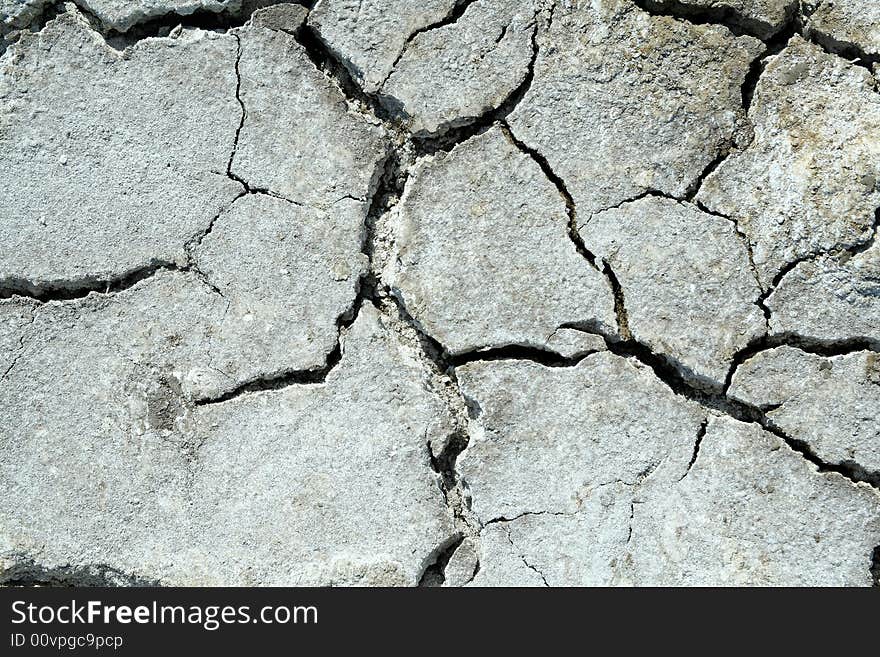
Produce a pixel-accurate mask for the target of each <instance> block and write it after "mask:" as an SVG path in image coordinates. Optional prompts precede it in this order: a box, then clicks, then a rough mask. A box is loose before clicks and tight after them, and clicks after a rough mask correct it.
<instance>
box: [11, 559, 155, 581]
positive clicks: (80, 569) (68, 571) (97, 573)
mask: <svg viewBox="0 0 880 657" xmlns="http://www.w3.org/2000/svg"><path fill="white" fill-rule="evenodd" d="M11 561H13V565H11V566H10V567H8V568H6V569H5V570H4V571H3V574H2V575H0V584H2V585H3V586H53V587H66V586H69V587H96V586H99V587H108V586H113V587H115V586H140V587H146V586H150V587H154V586H160V582H159V580H147V579H144V578H141V577H137V576H135V575H130V574H128V573H124V572H122V571H121V570H118V569H116V568H113V567H112V566H108V565H106V564H88V565H83V566H72V565H66V566H55V567H46V566H43V565H40V564H38V563H35V562H34V561H33V560H30V559H26V560H21V561H16V560H14V559H12V560H11Z"/></svg>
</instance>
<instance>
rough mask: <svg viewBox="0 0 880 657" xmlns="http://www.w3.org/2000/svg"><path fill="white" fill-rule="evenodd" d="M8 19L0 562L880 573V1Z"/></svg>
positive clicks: (565, 1)
mask: <svg viewBox="0 0 880 657" xmlns="http://www.w3.org/2000/svg"><path fill="white" fill-rule="evenodd" d="M270 5H271V6H270ZM0 18H2V27H0V30H2V31H0V38H2V49H3V54H2V57H0V142H2V143H0V163H2V165H0V171H2V174H3V178H4V184H3V191H2V194H0V376H2V381H0V490H2V494H0V581H2V582H4V583H6V584H40V583H43V584H46V583H48V584H75V585H77V584H78V585H84V584H163V585H221V584H225V585H307V584H308V585H331V584H335V585H352V584H368V585H417V584H422V585H438V584H442V585H446V586H465V585H467V586H481V585H539V586H541V585H549V586H561V585H612V584H625V585H845V586H870V585H872V583H873V584H874V585H877V583H878V577H880V356H878V353H880V244H878V243H877V241H876V235H877V231H878V217H880V212H878V208H880V93H878V72H880V71H878V69H880V66H878V65H880V3H875V2H864V1H862V0H834V1H833V2H832V1H823V0H814V1H811V2H798V1H793V0H675V1H669V2H663V1H660V0H656V1H649V0H592V1H587V0H580V1H578V0H557V1H555V2H554V1H551V0H534V1H532V0H524V1H523V0H520V1H514V0H424V1H422V2H411V1H410V0H384V1H382V2H380V1H378V0H359V1H355V0H319V1H318V2H313V3H310V4H309V6H305V5H300V4H293V3H283V4H280V5H272V3H271V2H265V1H260V0H256V1H255V0H137V1H128V0H125V1H123V0H76V1H75V2H72V3H70V2H68V3H63V2H53V1H51V0H0Z"/></svg>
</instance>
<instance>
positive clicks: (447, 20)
mask: <svg viewBox="0 0 880 657" xmlns="http://www.w3.org/2000/svg"><path fill="white" fill-rule="evenodd" d="M474 2H476V0H456V3H455V5H453V7H452V9H451V10H450V11H449V13H448V14H447V15H446V16H444V17H443V18H441V19H440V20H439V21H435V22H434V23H431V24H430V25H425V26H424V27H420V28H419V29H417V30H416V31H415V32H413V33H412V34H410V35H409V36H408V37H407V38H406V42H405V43H404V44H403V46H402V47H401V49H400V52H399V53H397V57H396V58H395V59H394V63H393V64H392V65H391V68H390V69H389V70H388V75H386V76H385V79H384V80H382V84H380V85H379V89H381V88H382V87H384V86H385V83H386V82H388V78H390V77H391V75H392V74H393V73H394V71H395V69H396V68H397V65H398V64H399V63H400V60H401V59H403V56H404V55H405V54H406V51H407V48H409V46H410V44H411V43H412V42H413V41H415V39H416V38H417V37H418V36H419V35H420V34H424V33H425V32H432V31H434V30H439V29H441V28H444V27H446V26H448V25H453V24H455V23H457V22H458V19H459V18H461V17H462V16H463V15H464V12H465V11H467V8H468V7H470V6H471V5H472V4H474Z"/></svg>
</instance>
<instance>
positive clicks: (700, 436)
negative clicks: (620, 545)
mask: <svg viewBox="0 0 880 657" xmlns="http://www.w3.org/2000/svg"><path fill="white" fill-rule="evenodd" d="M708 426H709V418H706V419H705V420H703V421H702V423H701V424H700V428H699V429H698V430H697V439H696V440H695V441H694V453H693V455H692V456H691V460H690V462H689V463H688V465H687V469H686V470H685V471H684V474H683V475H681V477H679V479H678V481H679V482H680V481H682V480H684V478H685V477H687V476H688V474H690V471H691V468H692V467H694V463H696V462H697V459H698V458H699V456H700V446H701V445H702V444H703V438H705V437H706V429H707V427H708ZM630 531H631V530H630Z"/></svg>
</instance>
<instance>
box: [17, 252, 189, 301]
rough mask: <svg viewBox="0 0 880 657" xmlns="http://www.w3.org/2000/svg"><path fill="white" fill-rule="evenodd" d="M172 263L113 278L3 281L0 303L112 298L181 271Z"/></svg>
mask: <svg viewBox="0 0 880 657" xmlns="http://www.w3.org/2000/svg"><path fill="white" fill-rule="evenodd" d="M185 270H186V269H185V268H184V267H179V266H177V265H176V264H174V263H172V262H167V261H164V260H154V261H152V262H150V263H149V264H147V265H144V266H143V267H138V268H137V269H133V270H131V271H129V272H127V273H125V274H123V275H121V276H118V277H114V278H93V277H87V278H82V279H74V280H56V281H33V280H28V279H26V278H19V277H12V276H10V277H7V278H4V279H0V299H10V298H12V297H23V298H27V299H33V300H35V301H39V302H40V303H47V302H49V301H71V300H75V299H82V298H85V297H87V296H88V295H89V294H92V293H97V294H113V293H116V292H122V291H123V290H127V289H129V288H131V287H134V286H135V285H137V284H138V283H140V282H141V281H145V280H147V279H149V278H151V277H153V276H155V275H156V273H158V272H160V271H185Z"/></svg>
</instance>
